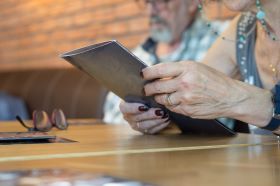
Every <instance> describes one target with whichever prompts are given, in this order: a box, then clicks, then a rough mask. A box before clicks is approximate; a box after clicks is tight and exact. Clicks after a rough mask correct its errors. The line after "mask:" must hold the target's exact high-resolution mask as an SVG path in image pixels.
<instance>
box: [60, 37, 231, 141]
mask: <svg viewBox="0 0 280 186" xmlns="http://www.w3.org/2000/svg"><path fill="white" fill-rule="evenodd" d="M60 57H62V58H64V59H65V60H67V61H68V62H70V63H71V64H73V65H74V66H76V67H77V68H79V69H80V70H82V71H84V72H86V73H87V74H89V75H90V76H92V77H94V78H95V79H96V80H97V81H98V82H99V83H100V84H102V85H104V86H105V87H106V88H108V89H109V90H110V91H112V92H114V93H115V94H116V95H118V96H119V97H121V98H122V99H124V100H125V101H127V102H138V103H143V104H145V105H147V106H149V107H158V108H163V109H165V110H167V109H166V108H164V106H162V105H159V104H157V103H156V102H155V100H154V99H153V97H152V96H150V97H147V96H145V95H144V92H143V87H144V85H145V83H147V81H144V80H143V79H142V78H141V76H140V72H141V70H142V69H143V68H145V67H147V65H146V64H145V63H144V62H142V61H141V60H140V59H138V58H137V57H136V56H135V55H134V54H132V53H131V52H130V51H129V50H128V49H126V48H125V47H124V46H122V45H121V44H120V43H118V42H117V41H114V40H113V41H107V42H103V43H99V44H95V45H90V46H86V47H83V48H79V49H76V50H73V51H70V52H66V53H64V54H62V55H60ZM167 111H168V110H167ZM168 112H169V115H170V116H171V119H172V121H173V122H174V123H176V124H177V125H178V127H179V128H180V129H181V131H182V132H183V133H190V134H206V135H226V136H232V135H235V133H234V132H233V131H232V130H230V129H229V128H227V127H226V126H224V125H223V124H221V123H220V122H218V121H217V120H197V119H192V118H190V117H186V116H183V115H180V114H176V113H172V112H170V111H168Z"/></svg>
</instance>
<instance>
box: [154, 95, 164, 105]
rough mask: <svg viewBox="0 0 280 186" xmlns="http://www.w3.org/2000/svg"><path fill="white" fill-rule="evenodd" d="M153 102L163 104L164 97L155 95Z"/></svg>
mask: <svg viewBox="0 0 280 186" xmlns="http://www.w3.org/2000/svg"><path fill="white" fill-rule="evenodd" d="M155 100H156V102H158V103H160V104H165V95H164V94H162V95H157V96H155Z"/></svg>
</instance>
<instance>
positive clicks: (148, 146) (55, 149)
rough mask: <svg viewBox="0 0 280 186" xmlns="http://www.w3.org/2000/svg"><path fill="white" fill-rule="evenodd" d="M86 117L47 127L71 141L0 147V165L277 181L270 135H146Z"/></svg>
mask: <svg viewBox="0 0 280 186" xmlns="http://www.w3.org/2000/svg"><path fill="white" fill-rule="evenodd" d="M87 121H88V123H87V124H81V125H77V126H70V128H69V129H68V130H67V131H58V130H53V131H52V133H53V134H55V135H57V136H59V137H63V138H68V139H71V140H75V141H77V142H76V143H54V144H32V145H26V144H22V145H8V146H7V145H3V146H0V170H3V171H4V170H23V169H32V168H67V169H69V168H70V169H77V170H83V171H86V172H92V173H106V174H110V175H113V176H119V177H123V178H128V179H136V180H140V181H145V182H150V183H154V184H158V185H215V186H217V185H261V186H268V185H279V184H280V143H279V141H278V139H277V138H276V137H275V136H258V135H245V134H239V135H238V136H236V137H228V138H222V137H199V136H184V135H180V134H176V133H175V134H174V133H172V134H164V135H155V136H149V135H141V134H139V133H137V132H134V131H132V130H131V129H130V128H129V127H128V126H109V125H100V124H98V122H95V121H94V120H87ZM73 123H75V122H73ZM91 123H95V124H93V125H91ZM15 130H16V131H19V130H24V129H23V128H21V127H20V125H19V124H18V123H16V122H8V123H7V122H6V123H0V131H15Z"/></svg>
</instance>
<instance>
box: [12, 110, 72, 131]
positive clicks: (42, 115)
mask: <svg viewBox="0 0 280 186" xmlns="http://www.w3.org/2000/svg"><path fill="white" fill-rule="evenodd" d="M16 119H17V120H18V121H19V123H20V124H21V125H22V126H23V127H24V128H26V129H28V131H41V132H47V131H50V130H51V129H52V128H53V127H56V128H57V129H60V130H66V129H67V128H68V123H67V121H66V117H65V115H64V113H63V111H62V110H61V109H54V110H53V112H52V115H51V117H49V116H48V114H47V113H46V112H45V111H42V110H35V111H33V114H32V120H33V126H28V125H27V124H25V123H24V122H23V120H22V119H21V118H20V117H19V116H16Z"/></svg>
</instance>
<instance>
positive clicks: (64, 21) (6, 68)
mask: <svg viewBox="0 0 280 186" xmlns="http://www.w3.org/2000/svg"><path fill="white" fill-rule="evenodd" d="M204 11H205V13H206V14H207V17H208V19H223V20H224V19H231V18H232V17H233V16H234V14H233V13H232V12H229V11H228V10H227V9H226V8H225V7H223V5H222V4H221V3H219V2H218V3H217V2H213V1H211V2H210V3H208V4H207V6H206V7H205V8H204ZM148 28H149V22H148V15H147V12H146V9H145V7H141V6H140V5H139V3H137V2H136V1H135V0H1V1H0V66H1V68H0V120H14V119H15V115H21V116H22V118H24V119H25V118H26V119H28V118H32V112H33V111H34V110H46V111H47V112H48V113H51V112H52V110H53V109H54V108H61V109H63V111H64V112H65V114H66V116H67V117H68V118H69V117H70V118H102V117H103V104H104V99H105V96H106V92H107V90H106V89H105V88H104V87H103V86H102V85H100V84H98V83H97V82H96V81H95V80H94V79H93V78H91V77H89V76H88V75H87V74H85V73H83V72H80V71H79V70H77V69H75V68H74V67H72V66H71V65H70V64H68V63H67V62H66V61H64V60H62V59H60V58H59V54H61V53H64V52H66V51H69V50H72V49H75V48H79V47H83V46H85V45H90V44H94V43H98V42H101V41H106V40H112V39H116V40H119V41H120V42H121V43H122V44H123V45H124V46H126V47H127V48H129V49H133V48H135V47H136V46H137V45H139V43H142V42H144V40H145V39H146V38H147V36H148ZM25 108H27V109H25Z"/></svg>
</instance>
